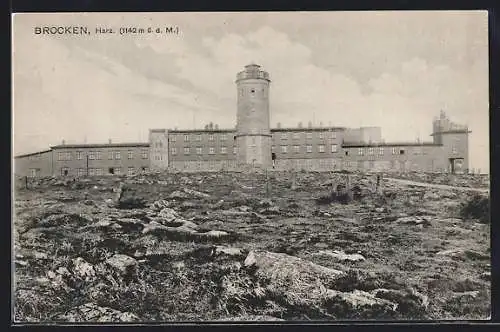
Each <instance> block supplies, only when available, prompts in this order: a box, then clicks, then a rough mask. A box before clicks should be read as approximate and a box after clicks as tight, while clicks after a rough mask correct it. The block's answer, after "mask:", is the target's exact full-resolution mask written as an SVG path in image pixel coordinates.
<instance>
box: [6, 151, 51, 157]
mask: <svg viewBox="0 0 500 332" xmlns="http://www.w3.org/2000/svg"><path fill="white" fill-rule="evenodd" d="M51 151H52V150H43V151H38V152H32V153H25V154H20V155H18V156H14V158H24V157H30V156H36V155H39V154H42V153H47V152H51Z"/></svg>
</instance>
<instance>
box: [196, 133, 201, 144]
mask: <svg viewBox="0 0 500 332" xmlns="http://www.w3.org/2000/svg"><path fill="white" fill-rule="evenodd" d="M196 140H197V141H198V142H200V141H201V135H200V134H198V135H196Z"/></svg>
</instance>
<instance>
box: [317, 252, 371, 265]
mask: <svg viewBox="0 0 500 332" xmlns="http://www.w3.org/2000/svg"><path fill="white" fill-rule="evenodd" d="M313 255H315V256H316V255H317V256H328V257H331V258H333V259H335V260H337V261H341V262H343V261H351V262H359V261H364V260H365V258H364V257H363V256H362V255H360V254H346V253H344V252H343V251H340V250H334V251H329V250H321V251H320V252H318V253H315V254H313Z"/></svg>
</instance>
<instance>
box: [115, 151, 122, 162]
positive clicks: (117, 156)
mask: <svg viewBox="0 0 500 332" xmlns="http://www.w3.org/2000/svg"><path fill="white" fill-rule="evenodd" d="M115 159H117V160H118V159H122V155H121V152H120V151H115Z"/></svg>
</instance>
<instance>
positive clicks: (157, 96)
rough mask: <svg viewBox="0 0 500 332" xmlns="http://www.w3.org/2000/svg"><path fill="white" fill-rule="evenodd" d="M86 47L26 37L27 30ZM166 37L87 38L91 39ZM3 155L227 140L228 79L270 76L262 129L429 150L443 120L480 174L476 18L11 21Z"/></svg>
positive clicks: (55, 17)
mask: <svg viewBox="0 0 500 332" xmlns="http://www.w3.org/2000/svg"><path fill="white" fill-rule="evenodd" d="M68 25H76V26H86V27H88V28H89V30H90V31H91V34H89V35H37V34H35V33H34V27H37V26H68ZM169 26H173V27H178V28H179V33H178V34H166V33H164V34H135V35H133V34H126V35H120V34H119V33H116V34H104V35H103V34H101V35H99V34H95V33H94V30H95V28H96V27H101V28H111V29H114V30H115V31H118V30H119V28H120V27H143V28H146V29H147V27H153V28H156V27H161V28H165V27H169ZM12 27H13V28H12V29H13V33H12V35H13V40H12V42H13V110H12V112H13V138H14V139H13V150H14V154H15V155H17V154H23V153H30V152H35V151H39V150H45V149H47V148H48V147H49V146H51V145H56V144H60V143H61V142H62V140H65V142H66V143H84V142H87V143H105V142H108V139H112V141H113V142H137V141H147V139H148V132H149V129H152V128H167V129H168V128H170V129H174V128H178V129H181V128H182V129H184V128H189V129H191V128H203V127H204V126H205V124H207V123H208V122H213V123H216V124H218V125H219V127H221V128H234V126H235V122H236V96H237V94H236V86H235V82H234V81H235V77H236V73H237V72H239V71H241V70H243V67H244V66H245V65H247V64H249V63H257V64H259V65H261V66H262V68H263V69H264V70H266V71H268V72H269V75H270V78H271V81H272V82H271V88H270V111H271V126H272V127H275V126H276V124H277V123H278V122H280V123H281V126H282V127H286V126H291V127H295V126H297V124H298V122H302V123H303V124H304V125H306V124H307V123H308V122H309V121H313V122H314V124H315V125H320V123H321V124H322V125H324V126H327V125H332V126H343V127H354V128H355V127H360V126H380V127H381V128H382V136H383V138H384V139H385V141H386V142H390V141H409V142H414V141H415V140H416V139H417V138H419V139H420V140H423V141H430V140H431V139H432V138H431V137H430V136H429V135H430V134H431V131H432V120H433V118H434V117H435V116H438V115H439V112H440V111H441V110H443V111H445V112H446V113H447V114H448V116H449V117H450V119H451V120H452V121H453V122H456V123H459V124H467V125H468V126H469V129H470V130H471V131H472V133H471V134H470V137H469V151H470V152H469V157H470V165H469V167H470V168H476V169H477V168H479V169H481V171H482V172H488V171H489V116H488V113H489V88H488V87H489V85H488V84H489V83H488V17H487V13H486V12H485V11H420V12H419V11H415V12H409V11H405V12H401V11H400V12H390V11H388V12H380V11H371V12H281V13H280V12H259V13H250V12H247V13H237V12H233V13H227V12H226V13H187V12H184V13H75V14H71V13H67V14H63V13H57V14H41V13H36V14H15V15H14V16H13V25H12Z"/></svg>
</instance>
